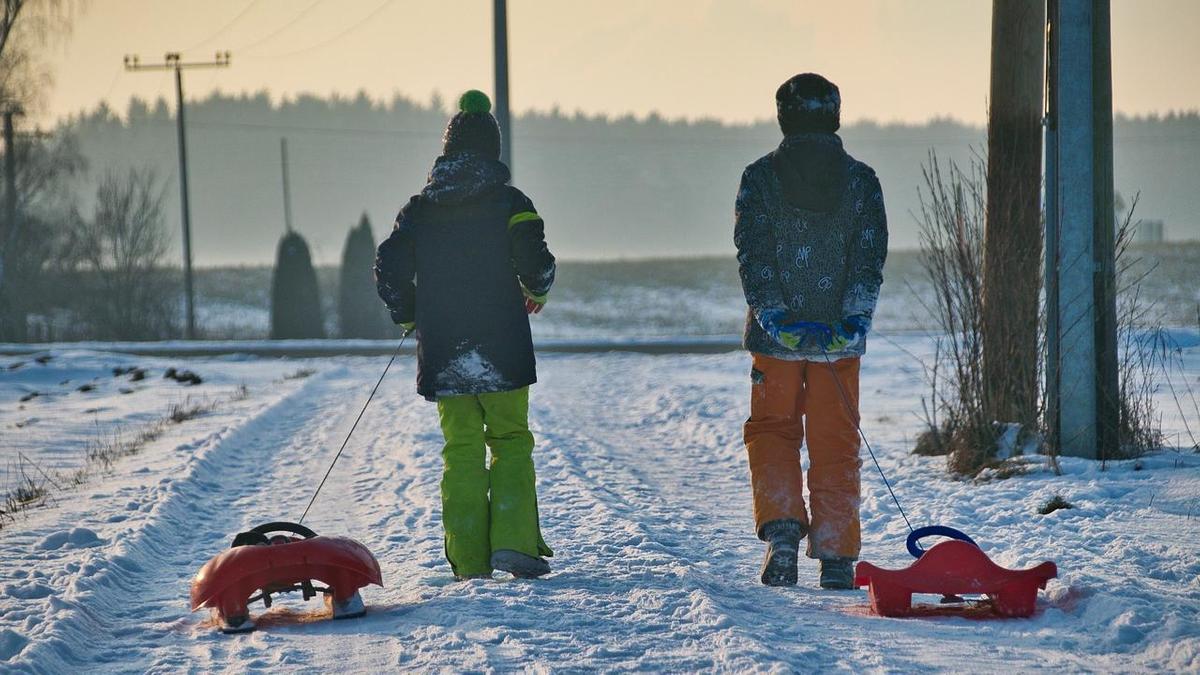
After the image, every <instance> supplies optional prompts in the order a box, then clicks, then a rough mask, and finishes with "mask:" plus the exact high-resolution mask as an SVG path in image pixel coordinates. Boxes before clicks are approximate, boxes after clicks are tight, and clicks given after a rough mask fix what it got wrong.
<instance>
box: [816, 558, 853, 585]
mask: <svg viewBox="0 0 1200 675" xmlns="http://www.w3.org/2000/svg"><path fill="white" fill-rule="evenodd" d="M821 588H827V589H829V590H839V591H845V590H850V589H852V588H854V560H853V559H852V558H822V559H821Z"/></svg>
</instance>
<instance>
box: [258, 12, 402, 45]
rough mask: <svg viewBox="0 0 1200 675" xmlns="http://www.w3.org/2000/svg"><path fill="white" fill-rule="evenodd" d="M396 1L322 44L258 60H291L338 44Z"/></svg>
mask: <svg viewBox="0 0 1200 675" xmlns="http://www.w3.org/2000/svg"><path fill="white" fill-rule="evenodd" d="M394 1H395V0H383V2H382V3H380V5H379V6H378V7H376V8H375V9H373V10H371V13H370V14H367V15H366V16H364V17H363V18H362V19H360V20H359V21H358V22H357V23H354V24H353V25H351V26H350V27H348V28H346V29H345V30H343V31H342V32H340V33H338V34H337V35H334V36H333V37H331V38H329V39H327V40H323V41H321V42H318V43H316V44H313V45H309V46H307V47H303V48H301V49H297V50H295V51H290V52H287V53H285V54H271V55H269V56H259V57H258V58H262V59H286V58H291V57H293V56H299V55H301V54H305V53H307V52H311V51H314V50H317V49H321V48H323V47H328V46H329V45H331V44H333V43H334V42H337V41H338V40H341V39H342V38H344V37H346V36H347V35H349V34H350V33H353V32H354V31H356V30H358V29H359V28H362V27H363V26H364V25H366V24H367V22H368V21H370V20H371V19H374V18H375V17H376V16H378V15H379V13H380V12H382V11H383V10H385V9H387V7H388V6H389V5H391V4H392V3H393V2H394Z"/></svg>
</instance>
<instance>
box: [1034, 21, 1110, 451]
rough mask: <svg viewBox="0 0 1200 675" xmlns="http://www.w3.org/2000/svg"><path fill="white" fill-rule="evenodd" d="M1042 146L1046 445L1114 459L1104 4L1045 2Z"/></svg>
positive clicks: (1107, 62) (1107, 49) (1107, 42)
mask: <svg viewBox="0 0 1200 675" xmlns="http://www.w3.org/2000/svg"><path fill="white" fill-rule="evenodd" d="M1049 19H1050V50H1049V53H1050V65H1049V69H1048V72H1047V75H1048V82H1049V97H1048V98H1049V104H1050V106H1049V111H1048V115H1047V130H1046V138H1047V146H1046V191H1047V209H1046V253H1047V256H1046V273H1047V276H1046V299H1047V306H1048V312H1047V342H1048V349H1047V363H1046V377H1047V398H1048V404H1049V406H1048V409H1047V410H1048V412H1049V416H1050V428H1051V443H1052V445H1053V447H1055V448H1056V449H1057V450H1058V451H1059V452H1061V453H1062V454H1065V455H1070V456H1075V457H1088V458H1092V459H1101V458H1106V457H1111V456H1113V455H1114V453H1115V450H1116V449H1117V444H1118V438H1117V429H1116V422H1117V419H1118V415H1117V411H1118V409H1119V408H1118V406H1119V396H1120V393H1119V390H1118V376H1117V354H1116V298H1115V292H1114V289H1115V286H1116V281H1115V267H1116V263H1115V260H1114V255H1115V253H1114V250H1113V219H1114V216H1113V186H1112V62H1111V53H1112V52H1111V38H1110V25H1109V0H1050V5H1049Z"/></svg>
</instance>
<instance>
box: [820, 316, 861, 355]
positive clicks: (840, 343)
mask: <svg viewBox="0 0 1200 675" xmlns="http://www.w3.org/2000/svg"><path fill="white" fill-rule="evenodd" d="M870 328H871V320H870V319H868V318H867V317H865V316H863V315H862V314H852V315H850V316H848V317H846V318H844V319H842V322H841V323H840V324H838V327H837V329H835V330H834V331H833V336H832V339H830V341H829V344H828V345H826V347H825V351H827V352H840V351H842V350H844V349H849V348H850V347H853V346H854V345H856V344H858V343H859V341H860V340H862V339H863V338H864V337H866V335H867V331H868V330H870Z"/></svg>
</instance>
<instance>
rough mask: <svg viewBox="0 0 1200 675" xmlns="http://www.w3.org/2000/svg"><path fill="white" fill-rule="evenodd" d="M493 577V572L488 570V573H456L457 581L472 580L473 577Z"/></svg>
mask: <svg viewBox="0 0 1200 675" xmlns="http://www.w3.org/2000/svg"><path fill="white" fill-rule="evenodd" d="M491 578H492V573H491V572H488V573H487V574H455V575H454V580H455V581H470V580H472V579H491Z"/></svg>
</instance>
